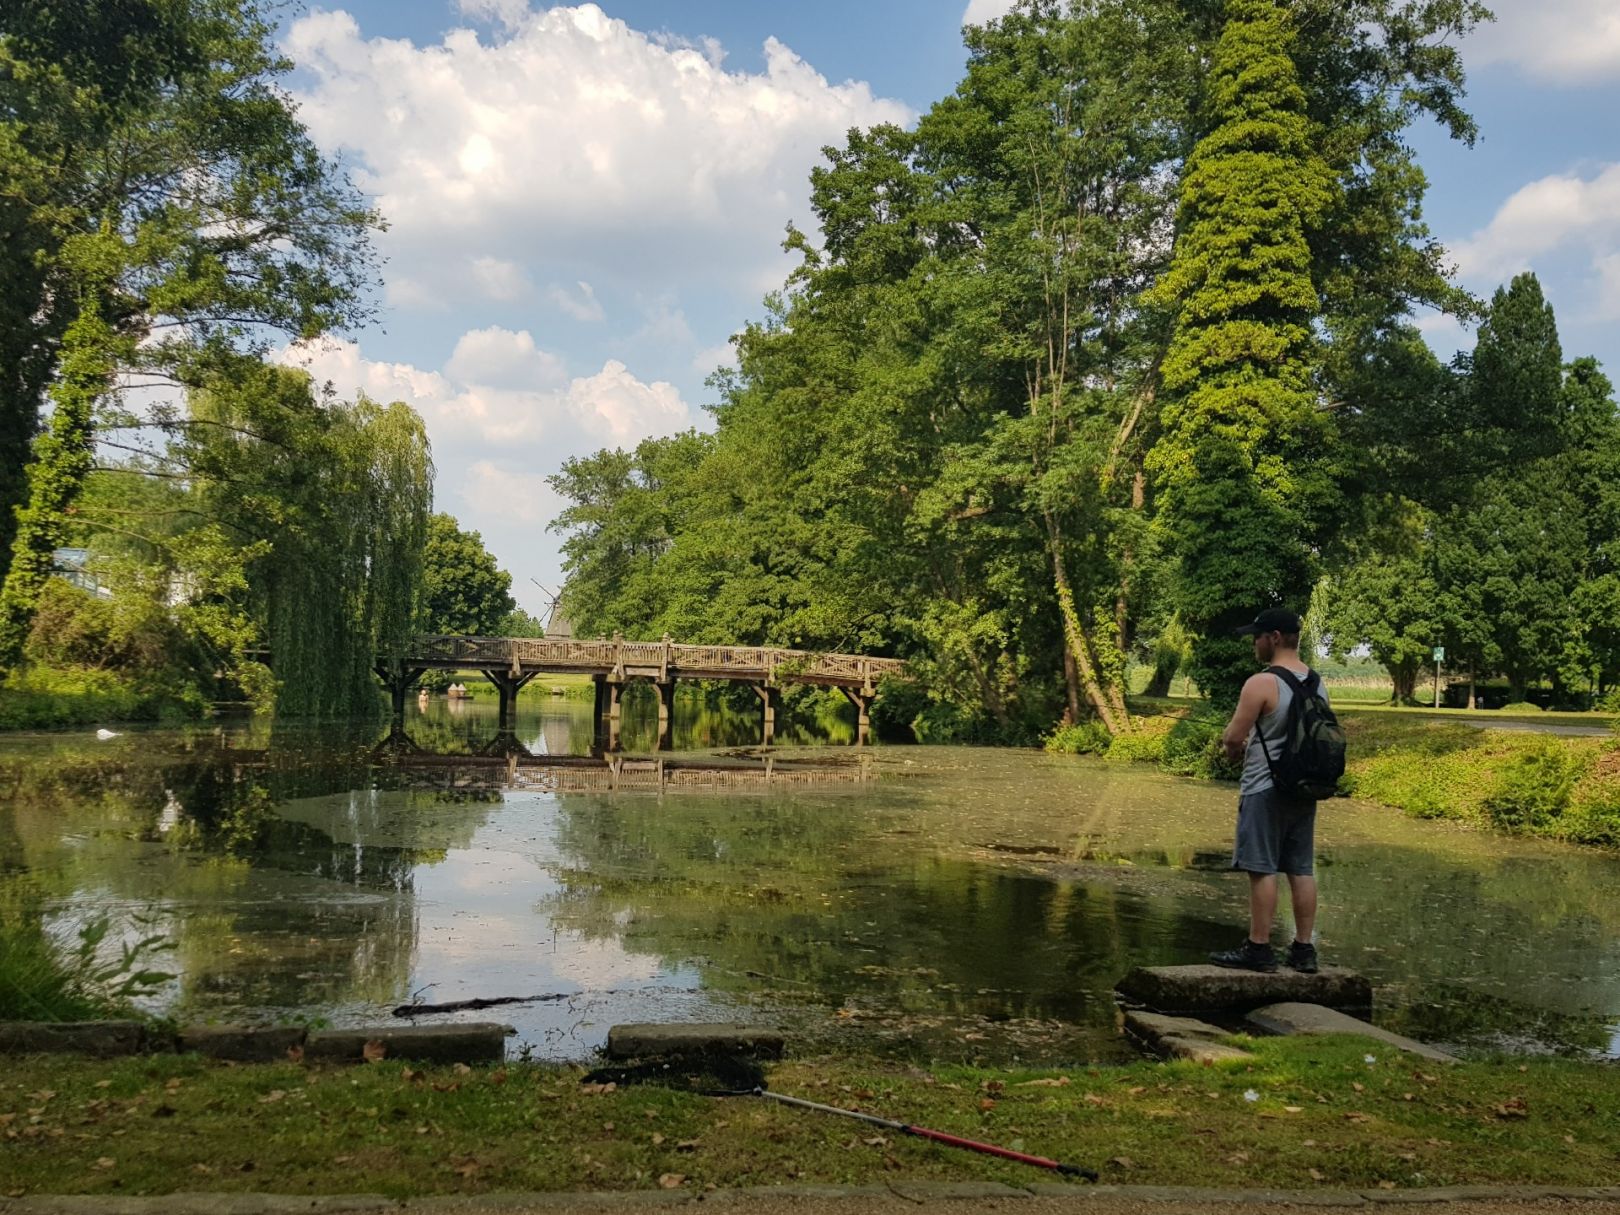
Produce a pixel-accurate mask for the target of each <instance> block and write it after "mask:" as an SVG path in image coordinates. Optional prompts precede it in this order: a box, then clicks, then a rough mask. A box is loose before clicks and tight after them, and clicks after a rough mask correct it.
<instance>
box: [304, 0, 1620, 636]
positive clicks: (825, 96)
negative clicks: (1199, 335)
mask: <svg viewBox="0 0 1620 1215" xmlns="http://www.w3.org/2000/svg"><path fill="white" fill-rule="evenodd" d="M1010 5H1011V0H858V2H857V0H817V2H816V3H814V4H811V3H807V2H800V3H793V4H782V3H778V4H766V3H762V2H761V0H682V2H681V3H679V4H675V3H670V2H669V0H599V2H598V3H595V4H577V5H557V6H548V5H547V4H545V3H544V2H543V0H349V3H347V4H344V5H342V6H341V7H330V8H321V7H309V8H305V9H301V10H298V11H295V12H293V13H291V14H289V16H288V18H287V19H286V21H285V22H284V24H283V25H282V27H281V30H280V37H281V41H282V45H283V47H284V49H285V50H286V51H287V52H288V53H289V54H290V55H291V57H292V58H293V60H294V61H295V62H296V63H297V65H298V67H297V70H296V71H295V73H294V75H293V76H292V77H291V80H290V84H291V88H292V91H293V94H294V97H295V99H296V101H297V102H298V104H299V107H300V115H301V117H302V119H303V121H304V122H305V124H306V125H307V126H308V128H309V130H310V132H311V134H312V135H313V137H314V138H315V140H316V141H317V142H318V143H319V144H320V145H321V147H322V148H323V149H325V150H326V151H327V152H329V153H331V154H332V155H334V156H337V157H339V158H340V159H341V160H342V162H343V164H344V165H345V166H346V168H347V169H348V171H349V172H350V174H351V176H352V178H353V180H354V181H355V183H356V184H357V185H358V186H360V187H361V188H362V189H363V190H364V191H365V192H366V194H367V195H368V196H369V198H370V199H371V201H372V203H373V204H374V205H375V206H376V207H377V208H378V209H379V210H380V211H381V212H382V214H383V216H384V217H385V219H386V221H387V223H388V229H387V231H386V232H384V233H382V234H381V235H380V236H379V237H378V238H377V244H378V247H379V251H380V253H381V254H382V256H383V257H384V259H385V265H384V267H383V279H384V286H383V288H382V292H381V296H380V298H379V301H378V303H379V305H380V308H379V312H380V316H379V320H378V322H377V323H376V324H374V325H373V326H372V327H370V328H368V329H365V330H363V331H361V332H358V333H351V334H345V335H342V336H341V337H339V338H336V339H328V340H327V341H326V342H324V343H323V344H322V345H321V346H319V347H317V348H307V349H289V350H285V351H282V352H280V355H279V357H281V358H283V359H285V360H286V361H289V362H296V363H299V364H300V365H304V366H307V367H309V369H310V370H311V371H312V372H313V373H314V374H315V375H316V377H317V379H318V380H320V381H322V382H330V383H331V385H332V386H333V388H334V389H335V390H336V391H337V392H338V393H339V394H340V395H344V396H349V395H352V394H353V393H354V392H355V391H357V390H364V391H365V392H367V393H369V394H370V395H371V396H372V397H374V398H377V399H379V400H382V401H393V400H403V401H406V402H407V403H409V404H410V405H412V406H413V407H415V408H416V409H417V410H418V411H419V412H420V413H421V414H422V415H423V417H424V418H425V419H426V422H427V426H428V431H429V435H430V437H431V438H432V441H433V449H434V461H435V466H436V468H437V484H436V495H435V496H436V502H437V506H438V509H440V510H443V511H447V512H449V513H450V514H452V515H455V516H456V517H457V519H458V520H459V521H460V522H461V524H462V526H463V527H466V528H469V529H473V530H476V531H478V532H480V533H481V534H482V535H483V537H484V541H485V544H486V545H487V546H488V547H489V549H490V550H491V551H492V552H493V553H494V554H495V556H496V558H497V559H498V560H499V561H500V563H501V564H502V566H503V567H504V568H506V569H507V570H509V571H510V572H511V574H512V575H513V593H514V595H515V596H516V597H517V599H518V601H519V603H520V604H522V605H523V606H524V607H526V608H527V609H528V610H530V611H532V612H535V613H536V614H543V611H544V609H545V607H546V605H547V603H548V602H549V594H548V593H547V591H548V590H549V591H554V590H555V589H556V588H557V587H558V586H559V585H560V583H561V581H562V578H563V571H562V561H561V556H560V553H559V544H560V538H559V537H558V536H557V535H556V534H555V533H552V532H549V531H548V530H547V529H546V525H547V523H548V522H550V520H551V519H552V518H554V517H555V515H556V513H557V511H558V510H559V509H560V502H559V500H558V498H557V497H556V495H555V494H554V493H553V492H552V491H551V490H550V488H549V487H548V486H547V485H546V477H547V476H548V475H550V474H552V473H555V472H556V471H557V470H558V469H559V468H560V467H561V466H562V464H563V462H564V461H565V460H567V459H568V458H570V457H572V456H578V455H584V454H587V453H589V452H592V451H595V450H597V449H599V448H602V447H608V446H617V447H627V448H628V447H633V446H634V445H635V444H636V443H637V442H639V441H640V440H642V439H644V438H647V437H649V436H654V435H667V434H672V433H675V432H677V431H680V430H683V429H686V428H687V427H690V426H694V425H696V426H704V425H706V424H707V415H706V413H705V410H704V406H705V405H706V404H708V403H711V402H712V400H713V395H714V394H713V392H712V391H711V390H710V389H709V388H707V387H706V386H705V380H706V379H707V377H708V376H709V375H710V374H711V373H712V372H713V371H714V370H715V369H716V367H718V366H720V365H722V364H724V363H727V362H729V361H730V357H731V348H730V345H729V339H730V337H731V335H732V334H734V333H735V332H737V331H738V330H739V329H740V328H742V326H743V325H745V324H746V323H747V322H748V321H749V320H751V319H757V318H759V317H760V316H761V315H762V314H763V311H764V299H765V296H766V295H767V293H769V292H770V291H772V290H774V289H776V288H778V287H779V286H780V285H781V283H782V280H783V277H784V275H785V274H786V272H787V270H788V269H789V267H790V264H791V263H790V260H789V259H788V257H787V256H786V255H785V254H783V253H782V251H781V247H780V246H781V241H782V237H783V233H784V230H785V228H786V227H787V225H788V224H789V223H794V224H797V225H799V226H801V227H807V228H808V227H810V226H811V225H812V223H813V217H812V216H811V214H810V210H809V205H808V197H809V187H808V178H809V173H810V170H811V169H812V168H813V167H814V166H815V165H816V164H817V163H818V161H819V159H820V156H821V149H822V147H823V146H825V145H828V144H837V143H841V142H842V141H843V136H844V133H845V132H846V131H847V130H848V129H849V128H851V127H856V126H870V125H873V124H875V123H880V122H896V123H901V124H905V123H910V122H912V121H914V120H915V118H916V117H917V115H918V114H919V113H921V112H922V111H924V110H926V109H927V108H928V106H929V105H930V104H931V103H932V102H933V101H934V100H936V99H938V98H940V97H942V96H945V95H946V94H948V93H949V92H950V91H951V90H952V89H953V88H954V87H955V84H956V82H957V80H958V79H959V77H960V75H961V72H962V68H963V63H964V59H965V55H964V52H963V49H962V43H961V25H962V23H963V22H964V21H982V20H986V19H993V18H994V17H995V16H997V15H998V14H999V13H1001V12H1003V11H1005V10H1006V9H1007V8H1008V7H1010ZM1495 9H1496V12H1497V14H1498V20H1497V21H1496V22H1495V23H1494V24H1493V25H1491V26H1489V27H1486V28H1484V29H1482V30H1481V31H1479V32H1477V33H1475V34H1474V35H1473V36H1471V37H1470V38H1469V39H1468V40H1467V42H1465V43H1464V45H1463V53H1464V58H1465V61H1466V63H1467V65H1468V70H1469V102H1470V108H1471V109H1472V111H1473V113H1474V114H1475V116H1476V117H1477V119H1478V120H1479V124H1480V129H1481V138H1480V140H1479V141H1478V142H1477V143H1476V144H1475V146H1473V147H1472V148H1468V147H1464V146H1461V145H1458V144H1456V143H1454V142H1452V141H1450V140H1449V139H1448V138H1447V137H1446V136H1445V135H1444V133H1443V132H1441V131H1439V130H1438V129H1437V128H1433V127H1430V126H1425V127H1423V128H1421V129H1417V130H1415V131H1414V132H1413V133H1412V140H1413V144H1414V146H1415V147H1416V148H1417V150H1418V152H1419V155H1420V159H1421V161H1422V163H1423V165H1424V167H1425V169H1426V170H1427V172H1428V176H1429V179H1430V191H1429V196H1428V205H1427V208H1426V219H1427V221H1428V223H1429V226H1430V228H1431V229H1432V230H1433V232H1434V233H1435V235H1436V236H1437V237H1439V238H1440V239H1441V241H1442V242H1443V243H1444V244H1445V245H1446V247H1447V249H1448V250H1449V252H1450V256H1451V260H1452V262H1453V263H1454V265H1455V267H1456V271H1457V277H1458V281H1459V282H1461V283H1462V284H1463V285H1464V286H1466V287H1468V288H1469V289H1471V290H1473V291H1474V292H1476V293H1477V294H1480V295H1483V296H1488V295H1489V294H1490V293H1491V292H1492V291H1493V290H1495V289H1496V288H1497V287H1498V286H1500V285H1501V284H1503V283H1505V282H1506V281H1507V280H1508V279H1509V278H1511V277H1512V276H1513V275H1514V274H1515V273H1518V272H1519V271H1522V270H1527V269H1533V270H1535V271H1536V272H1537V274H1539V275H1540V276H1541V280H1542V284H1543V287H1544V289H1545V290H1546V291H1547V294H1548V296H1549V298H1550V299H1551V301H1552V303H1553V305H1554V307H1555V308H1556V310H1557V313H1558V320H1559V327H1560V332H1561V335H1562V338H1563V345H1564V353H1565V357H1566V358H1573V357H1575V356H1577V355H1583V354H1592V355H1596V356H1597V357H1598V358H1600V359H1601V360H1602V361H1603V362H1604V364H1605V365H1606V366H1607V367H1608V368H1609V370H1610V373H1611V375H1614V376H1616V377H1617V378H1620V124H1617V123H1616V121H1615V120H1614V117H1613V116H1614V115H1615V114H1620V3H1617V0H1497V3H1496V5H1495ZM1422 323H1423V325H1424V328H1425V331H1426V332H1427V333H1428V334H1429V337H1430V340H1431V342H1432V343H1433V344H1434V346H1435V348H1436V350H1437V351H1439V352H1440V353H1441V354H1442V355H1449V354H1450V353H1452V352H1453V351H1454V350H1456V349H1457V348H1458V347H1459V346H1463V347H1466V346H1468V345H1470V344H1471V341H1472V339H1471V337H1470V336H1469V335H1468V334H1467V333H1466V332H1464V331H1463V330H1461V329H1460V328H1459V327H1458V326H1457V325H1456V323H1455V322H1453V321H1452V320H1451V319H1450V318H1445V317H1428V318H1424V319H1423V322H1422ZM542 587H543V588H546V589H545V590H543V589H541V588H542Z"/></svg>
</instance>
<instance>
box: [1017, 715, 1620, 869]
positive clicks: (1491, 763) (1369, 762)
mask: <svg viewBox="0 0 1620 1215" xmlns="http://www.w3.org/2000/svg"><path fill="white" fill-rule="evenodd" d="M1147 707H1148V708H1149V709H1150V710H1155V711H1153V712H1151V715H1148V716H1143V717H1138V718H1135V719H1133V721H1134V724H1135V725H1136V727H1137V728H1136V729H1135V730H1134V731H1133V732H1132V733H1130V734H1125V735H1121V736H1119V737H1117V738H1111V737H1109V735H1108V733H1107V731H1106V730H1103V729H1102V727H1101V726H1100V724H1098V723H1093V722H1085V723H1082V724H1080V725H1078V726H1069V727H1064V728H1062V729H1060V730H1058V731H1055V732H1054V733H1053V734H1052V736H1051V737H1050V738H1049V739H1048V740H1047V748H1048V749H1049V750H1052V751H1060V752H1074V753H1091V754H1097V755H1101V756H1102V757H1103V758H1105V759H1107V760H1110V761H1114V762H1122V763H1153V764H1157V765H1158V766H1159V767H1161V768H1164V769H1166V770H1167V771H1170V772H1175V773H1178V774H1180V775H1185V776H1196V777H1202V778H1206V779H1231V778H1233V777H1235V776H1236V770H1235V767H1234V766H1233V765H1232V764H1230V763H1228V762H1227V761H1226V760H1225V759H1224V757H1222V756H1221V754H1220V750H1219V737H1220V732H1221V729H1222V727H1223V725H1224V718H1223V717H1222V716H1221V715H1220V714H1217V713H1215V712H1213V711H1212V710H1210V709H1209V708H1208V707H1207V706H1182V705H1168V704H1165V703H1162V702H1161V703H1158V704H1155V705H1151V706H1147ZM1544 716H1551V715H1544ZM1587 720H1588V721H1591V720H1598V721H1601V720H1603V719H1601V718H1595V719H1593V718H1588V719H1587ZM1343 722H1344V728H1345V735H1346V738H1347V739H1348V742H1349V764H1348V768H1347V770H1346V772H1345V777H1344V780H1343V782H1342V786H1341V787H1342V788H1343V790H1344V792H1345V793H1347V794H1349V795H1351V796H1354V797H1360V798H1364V799H1366V800H1368V801H1375V802H1382V803H1383V804H1384V805H1387V806H1393V807H1395V808H1396V809H1399V810H1404V811H1406V812H1407V813H1408V814H1411V815H1413V816H1415V817H1418V818H1444V819H1452V820H1456V821H1460V822H1466V823H1470V824H1473V825H1476V826H1480V827H1486V828H1491V829H1495V830H1501V831H1510V832H1515V833H1518V834H1523V835H1535V836H1541V837H1544V838H1548V839H1558V840H1567V841H1569V842H1571V843H1578V844H1593V845H1598V846H1600V847H1620V739H1617V738H1615V737H1613V736H1610V737H1595V736H1594V737H1575V736H1562V735H1550V734H1534V733H1527V732H1524V731H1508V730H1490V729H1483V730H1482V729H1478V728H1476V727H1473V726H1468V725H1462V724H1460V723H1458V724H1453V723H1451V722H1445V721H1436V720H1434V719H1433V718H1432V717H1428V718H1426V717H1423V716H1421V715H1418V714H1412V713H1405V712H1373V711H1364V710H1360V709H1357V710H1352V711H1349V712H1346V713H1345V714H1344V715H1343Z"/></svg>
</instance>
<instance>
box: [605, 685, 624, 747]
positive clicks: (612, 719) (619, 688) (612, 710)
mask: <svg viewBox="0 0 1620 1215" xmlns="http://www.w3.org/2000/svg"><path fill="white" fill-rule="evenodd" d="M607 689H608V715H607V717H608V719H607V749H608V750H609V751H617V750H618V749H619V712H620V707H619V699H620V697H621V696H623V694H624V685H623V684H622V683H610V684H608V686H607Z"/></svg>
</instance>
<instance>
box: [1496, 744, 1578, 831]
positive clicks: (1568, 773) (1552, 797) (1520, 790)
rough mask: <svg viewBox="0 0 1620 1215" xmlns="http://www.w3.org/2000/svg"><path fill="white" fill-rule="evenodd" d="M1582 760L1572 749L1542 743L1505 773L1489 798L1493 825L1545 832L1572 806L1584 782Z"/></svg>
mask: <svg viewBox="0 0 1620 1215" xmlns="http://www.w3.org/2000/svg"><path fill="white" fill-rule="evenodd" d="M1581 759H1582V757H1581V756H1580V755H1579V754H1577V753H1576V752H1574V751H1572V750H1570V749H1569V748H1568V747H1563V746H1559V745H1558V744H1557V743H1554V742H1550V741H1547V740H1544V739H1543V740H1538V742H1537V743H1536V744H1535V745H1534V746H1532V747H1531V748H1530V749H1528V750H1526V751H1525V752H1523V753H1522V754H1521V755H1519V756H1518V757H1517V758H1515V759H1514V760H1513V761H1512V762H1510V763H1509V764H1508V765H1507V766H1506V767H1504V768H1503V769H1502V771H1501V775H1500V776H1498V777H1497V782H1496V787H1495V788H1494V789H1493V790H1491V793H1490V795H1489V796H1488V797H1486V799H1485V803H1484V808H1485V813H1486V815H1487V816H1488V817H1489V818H1490V820H1491V822H1492V823H1494V824H1495V825H1496V826H1498V827H1502V828H1505V829H1507V830H1509V831H1537V830H1541V829H1543V828H1545V827H1547V826H1549V825H1550V824H1551V823H1553V822H1554V821H1555V820H1557V819H1558V818H1559V817H1561V816H1562V815H1563V813H1564V811H1565V810H1566V809H1567V808H1568V807H1569V798H1570V794H1571V793H1572V792H1573V791H1574V788H1575V782H1576V781H1577V780H1579V779H1580V776H1581V770H1582V768H1583V766H1584V765H1583V764H1582V762H1581Z"/></svg>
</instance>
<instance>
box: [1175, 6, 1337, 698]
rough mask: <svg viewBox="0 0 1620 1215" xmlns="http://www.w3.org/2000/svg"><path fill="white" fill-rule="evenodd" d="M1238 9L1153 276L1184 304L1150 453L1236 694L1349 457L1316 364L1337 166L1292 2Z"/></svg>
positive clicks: (1185, 588)
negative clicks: (1318, 115)
mask: <svg viewBox="0 0 1620 1215" xmlns="http://www.w3.org/2000/svg"><path fill="white" fill-rule="evenodd" d="M1225 13H1226V24H1225V26H1224V28H1223V29H1222V32H1221V35H1220V38H1219V40H1218V41H1217V42H1216V44H1215V48H1214V53H1213V57H1212V60H1211V64H1210V73H1209V82H1208V89H1209V102H1208V107H1207V114H1208V117H1207V124H1208V128H1209V129H1208V133H1207V134H1205V135H1204V137H1203V138H1202V139H1200V140H1199V142H1198V145H1197V147H1196V148H1194V150H1193V153H1192V155H1191V157H1190V158H1189V160H1188V163H1187V169H1186V173H1185V174H1184V176H1183V179H1182V186H1181V198H1182V202H1181V216H1180V219H1179V231H1178V233H1177V236H1176V251H1175V256H1174V259H1173V260H1172V262H1171V265H1170V268H1169V270H1168V272H1167V273H1166V274H1165V275H1164V277H1163V278H1162V279H1160V280H1159V282H1158V283H1157V284H1156V285H1155V286H1154V288H1153V289H1152V291H1151V292H1150V293H1149V298H1150V299H1151V300H1152V301H1154V302H1157V303H1160V304H1162V305H1164V306H1168V307H1172V308H1174V309H1175V312H1176V329H1175V336H1174V338H1173V340H1172V342H1171V345H1170V350H1169V353H1168V355H1167V356H1166V358H1165V362H1164V367H1163V379H1164V388H1165V391H1166V394H1167V396H1168V398H1169V399H1168V400H1167V401H1166V403H1165V406H1164V410H1163V415H1162V424H1163V427H1164V436H1163V438H1162V439H1161V441H1160V442H1159V443H1158V445H1157V446H1156V447H1155V448H1154V449H1153V451H1152V453H1151V454H1150V456H1149V465H1150V467H1151V468H1152V470H1153V472H1154V474H1155V476H1156V479H1157V482H1158V487H1159V493H1160V506H1161V510H1160V515H1159V527H1160V530H1161V532H1162V534H1163V535H1164V537H1165V540H1166V543H1167V544H1168V546H1169V549H1170V551H1171V552H1172V553H1173V554H1174V556H1175V558H1176V561H1177V563H1178V566H1179V569H1178V577H1177V588H1178V589H1177V601H1178V606H1179V608H1180V614H1181V618H1182V620H1183V622H1184V623H1185V624H1186V626H1187V627H1188V629H1189V631H1191V632H1192V633H1193V634H1194V635H1195V640H1194V642H1193V657H1192V674H1193V678H1194V679H1195V680H1197V682H1198V684H1199V686H1200V687H1201V688H1202V689H1203V690H1204V691H1205V693H1206V694H1208V695H1210V696H1211V697H1213V698H1215V699H1229V698H1235V696H1236V694H1237V688H1238V685H1239V684H1240V683H1241V680H1242V676H1243V674H1245V673H1246V672H1247V671H1248V670H1249V669H1250V667H1251V665H1252V658H1251V657H1250V655H1249V654H1248V647H1246V646H1244V645H1242V644H1241V643H1239V642H1237V641H1235V640H1233V639H1232V638H1231V637H1230V636H1227V635H1225V634H1226V633H1228V632H1229V630H1230V628H1231V626H1233V625H1236V624H1238V623H1240V622H1242V621H1243V620H1244V619H1245V618H1246V617H1250V616H1252V615H1253V613H1254V612H1256V611H1257V610H1259V609H1260V608H1261V607H1265V606H1268V605H1271V604H1278V603H1282V604H1291V605H1298V606H1299V607H1302V606H1303V605H1304V603H1305V601H1306V599H1307V598H1308V596H1309V593H1310V589H1311V586H1312V584H1313V583H1314V581H1315V568H1314V560H1313V546H1314V542H1315V540H1316V539H1317V537H1318V535H1319V533H1320V530H1321V528H1322V524H1323V520H1324V517H1325V516H1326V514H1327V513H1328V511H1329V510H1330V509H1331V508H1332V505H1333V502H1334V498H1335V496H1336V487H1335V478H1336V471H1337V470H1336V467H1335V452H1336V446H1337V444H1336V436H1335V433H1334V428H1333V425H1332V423H1331V420H1330V415H1329V414H1328V413H1327V412H1325V411H1324V410H1323V409H1321V408H1320V407H1319V406H1320V403H1319V396H1318V391H1317V388H1316V384H1315V380H1314V372H1315V367H1316V340H1315V337H1314V334H1313V332H1312V325H1313V322H1314V321H1315V319H1316V318H1317V316H1318V315H1319V314H1320V312H1321V310H1322V309H1321V300H1320V297H1319V296H1318V294H1317V289H1316V285H1315V283H1314V282H1313V280H1312V277H1311V267H1312V257H1311V247H1310V243H1309V239H1308V236H1309V233H1310V231H1311V229H1312V228H1313V227H1314V226H1316V224H1317V223H1318V222H1319V221H1320V219H1321V217H1322V216H1323V215H1324V213H1326V211H1327V210H1328V208H1329V207H1330V205H1331V204H1332V202H1333V198H1334V194H1335V190H1336V188H1337V183H1336V182H1335V180H1334V176H1333V173H1332V171H1331V169H1330V168H1329V166H1328V165H1327V164H1326V162H1325V161H1324V160H1323V159H1322V158H1321V156H1320V154H1319V152H1318V145H1319V143H1320V140H1321V137H1320V134H1319V133H1318V131H1317V130H1316V128H1315V125H1314V124H1313V123H1312V122H1311V120H1310V118H1309V116H1308V114H1307V111H1306V98H1305V92H1304V90H1303V89H1302V88H1301V86H1300V84H1299V78H1298V72H1297V71H1296V69H1295V66H1294V61H1293V58H1292V53H1293V48H1294V45H1295V43H1296V41H1297V39H1298V37H1299V34H1298V31H1297V30H1296V29H1295V27H1294V25H1293V22H1292V19H1291V14H1290V11H1289V9H1288V7H1287V6H1285V5H1283V4H1280V3H1278V2H1276V0H1227V3H1226V6H1225Z"/></svg>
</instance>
